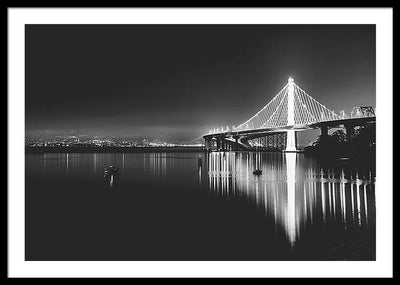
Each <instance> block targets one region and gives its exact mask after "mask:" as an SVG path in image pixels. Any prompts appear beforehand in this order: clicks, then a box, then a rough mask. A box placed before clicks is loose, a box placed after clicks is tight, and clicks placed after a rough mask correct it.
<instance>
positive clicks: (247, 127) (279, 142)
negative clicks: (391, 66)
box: [203, 78, 376, 152]
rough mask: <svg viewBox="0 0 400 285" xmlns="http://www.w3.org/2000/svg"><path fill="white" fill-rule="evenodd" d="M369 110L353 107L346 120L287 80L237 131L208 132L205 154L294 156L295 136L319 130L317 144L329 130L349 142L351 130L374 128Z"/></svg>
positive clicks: (373, 113)
mask: <svg viewBox="0 0 400 285" xmlns="http://www.w3.org/2000/svg"><path fill="white" fill-rule="evenodd" d="M375 119H376V116H375V110H374V109H373V108H372V107H354V108H353V111H352V113H351V115H350V117H349V116H347V115H346V114H344V112H342V113H341V114H340V115H338V114H336V113H335V112H334V111H331V110H329V109H328V108H327V107H325V106H324V105H323V104H321V103H319V102H318V101H316V100H315V99H314V98H312V97H311V96H310V95H308V94H307V93H306V92H305V91H304V90H303V89H301V88H300V87H299V86H298V85H297V84H295V83H294V80H293V79H292V78H289V80H288V83H287V84H286V85H285V86H284V87H283V88H282V90H281V91H279V92H278V94H276V95H275V97H274V98H273V99H272V100H271V101H270V102H269V103H268V104H267V105H265V106H264V107H263V108H262V109H261V110H260V111H258V112H257V113H256V114H255V115H254V116H252V117H251V118H250V119H248V120H247V121H245V122H244V123H242V124H240V125H239V126H237V127H232V128H231V129H229V127H227V128H226V129H225V130H224V129H222V128H221V129H214V130H210V132H209V133H208V134H207V135H204V136H203V138H204V139H205V148H206V149H207V150H218V151H220V150H221V151H225V150H241V149H250V148H252V147H254V146H260V147H263V148H264V149H267V150H268V149H269V150H281V151H286V152H296V151H297V150H298V149H297V132H298V131H304V130H310V129H320V130H321V140H323V139H324V138H326V137H327V136H328V129H329V128H338V127H339V128H340V127H341V128H344V129H346V137H347V139H348V140H350V139H351V138H352V137H353V136H354V133H355V127H358V126H366V125H368V124H375Z"/></svg>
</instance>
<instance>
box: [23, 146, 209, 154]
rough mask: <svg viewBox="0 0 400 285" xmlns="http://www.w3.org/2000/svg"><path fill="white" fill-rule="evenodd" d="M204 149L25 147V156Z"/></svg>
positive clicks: (189, 147)
mask: <svg viewBox="0 0 400 285" xmlns="http://www.w3.org/2000/svg"><path fill="white" fill-rule="evenodd" d="M199 151H206V150H205V149H204V147H191V146H188V147H57V146H56V147H25V154H41V153H147V152H199Z"/></svg>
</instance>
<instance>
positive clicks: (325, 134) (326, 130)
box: [320, 125, 328, 142]
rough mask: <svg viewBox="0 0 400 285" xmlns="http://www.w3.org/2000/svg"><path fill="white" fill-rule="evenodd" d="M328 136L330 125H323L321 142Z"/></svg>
mask: <svg viewBox="0 0 400 285" xmlns="http://www.w3.org/2000/svg"><path fill="white" fill-rule="evenodd" d="M327 138H328V126H326V125H322V126H321V138H320V141H321V142H325V141H326V140H327Z"/></svg>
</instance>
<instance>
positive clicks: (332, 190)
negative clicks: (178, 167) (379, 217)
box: [208, 152, 374, 247]
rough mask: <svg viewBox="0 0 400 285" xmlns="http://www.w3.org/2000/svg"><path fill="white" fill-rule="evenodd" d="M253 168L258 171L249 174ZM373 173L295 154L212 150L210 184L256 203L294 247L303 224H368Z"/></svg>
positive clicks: (344, 225)
mask: <svg viewBox="0 0 400 285" xmlns="http://www.w3.org/2000/svg"><path fill="white" fill-rule="evenodd" d="M254 169H260V170H262V175H260V176H255V175H253V174H252V171H253V170H254ZM372 177H373V175H372V173H371V172H368V173H359V172H358V171H353V170H352V171H350V170H346V169H344V168H335V169H330V168H323V167H320V166H318V164H317V163H316V162H315V161H314V160H309V159H307V158H306V157H304V155H302V154H296V153H285V154H278V153H250V152H249V153H234V152H225V153H223V152H221V153H219V152H212V153H210V154H209V155H208V178H209V188H210V189H211V191H214V192H215V193H217V194H218V195H223V196H226V197H237V198H242V199H246V200H248V201H249V202H251V203H254V204H255V205H256V206H257V208H258V209H260V210H262V211H263V212H264V213H265V215H266V216H267V218H269V219H270V220H272V221H274V223H275V229H276V231H280V232H283V233H284V234H285V236H286V238H287V241H288V242H289V244H290V245H291V246H292V247H294V246H295V245H296V243H297V242H298V241H299V240H300V237H301V234H302V232H304V231H305V230H306V229H307V228H310V227H313V226H315V224H321V225H323V226H327V224H332V223H335V224H338V225H339V226H340V227H341V228H343V229H347V228H348V227H350V226H351V227H358V228H362V229H366V228H368V226H369V224H370V223H371V221H370V219H371V215H373V213H374V212H373V211H374V181H372V179H373V178H372Z"/></svg>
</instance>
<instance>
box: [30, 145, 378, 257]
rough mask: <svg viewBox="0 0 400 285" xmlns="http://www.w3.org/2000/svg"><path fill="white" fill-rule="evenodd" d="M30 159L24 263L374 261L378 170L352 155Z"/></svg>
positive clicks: (66, 156)
mask: <svg viewBox="0 0 400 285" xmlns="http://www.w3.org/2000/svg"><path fill="white" fill-rule="evenodd" d="M109 165H116V166H117V167H119V174H118V175H113V176H112V177H111V176H108V177H104V168H105V167H107V166H109ZM25 167H26V259H27V260H375V188H374V186H375V182H374V181H375V170H374V169H373V168H369V167H367V166H362V167H360V166H356V165H352V163H351V162H350V161H338V162H337V163H334V164H332V163H330V164H329V165H328V166H326V165H324V164H323V163H320V162H318V161H316V160H315V159H314V158H310V157H306V156H304V155H303V154H295V153H286V154H285V153H253V152H237V153H235V152H225V153H219V152H212V153H125V154H123V153H117V154H108V153H93V154H87V153H85V154H77V153H69V154H67V153H60V154H28V155H26V166H25ZM255 169H260V170H262V175H259V176H256V175H254V174H253V173H252V171H253V170H255Z"/></svg>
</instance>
